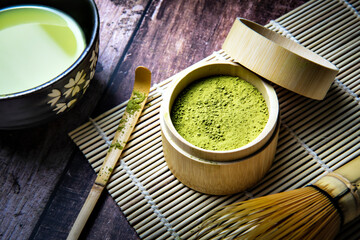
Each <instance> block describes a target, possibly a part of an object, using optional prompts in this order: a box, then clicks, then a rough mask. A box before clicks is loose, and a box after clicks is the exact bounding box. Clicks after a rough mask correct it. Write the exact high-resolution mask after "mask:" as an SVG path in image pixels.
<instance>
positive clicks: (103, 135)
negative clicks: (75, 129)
mask: <svg viewBox="0 0 360 240" xmlns="http://www.w3.org/2000/svg"><path fill="white" fill-rule="evenodd" d="M89 120H90V122H91V123H92V124H93V125H94V127H95V129H96V131H97V132H98V134H99V135H100V136H101V138H102V139H103V140H104V141H105V143H106V144H107V145H108V147H110V146H111V141H110V140H109V138H108V137H107V136H106V134H105V133H104V132H103V130H102V129H101V127H100V126H99V125H98V124H97V123H96V122H95V121H94V119H92V118H89Z"/></svg>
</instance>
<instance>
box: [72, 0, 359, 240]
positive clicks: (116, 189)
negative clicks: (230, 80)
mask: <svg viewBox="0 0 360 240" xmlns="http://www.w3.org/2000/svg"><path fill="white" fill-rule="evenodd" d="M359 11H360V1H359V0H349V1H346V0H327V1H309V2H307V3H306V4H304V5H302V6H300V7H299V8H297V9H295V10H293V11H291V12H289V13H288V14H286V15H284V16H282V17H280V18H279V19H277V20H276V21H271V22H270V23H269V24H268V25H266V27H268V28H269V29H271V30H273V31H277V32H279V33H281V34H283V35H285V36H287V37H288V38H290V39H292V40H294V41H296V42H299V43H300V44H302V45H303V46H305V47H307V48H309V49H311V50H312V51H314V52H316V53H318V54H319V55H321V56H323V57H325V58H326V59H328V60H329V61H331V62H332V63H334V64H335V65H336V66H337V67H338V68H339V69H340V72H339V74H338V75H337V78H336V80H335V82H334V84H333V85H332V87H331V89H330V90H329V93H328V95H327V97H326V98H325V99H324V100H323V101H314V100H311V99H307V98H305V97H302V96H300V95H297V94H295V93H292V92H289V91H287V90H285V89H283V88H281V87H278V86H275V89H276V92H277V94H278V97H279V102H280V111H281V129H280V135H279V143H278V148H277V152H276V157H275V161H274V163H273V166H272V168H271V169H270V171H269V172H268V174H267V175H266V177H265V178H264V179H263V180H262V181H261V182H260V183H259V184H257V185H256V186H255V187H253V188H252V189H249V190H248V191H246V192H242V193H239V194H236V195H231V196H221V197H219V196H210V195H205V194H201V193H199V192H196V191H194V190H191V189H189V188H188V187H186V186H184V185H183V184H182V183H180V182H179V181H178V180H177V179H176V178H175V177H174V176H173V175H172V174H171V172H170V171H169V169H168V167H167V165H166V162H165V160H164V156H163V152H162V144H161V137H160V126H159V107H160V105H161V101H162V95H163V91H164V89H165V88H166V87H167V85H168V83H169V82H171V80H172V78H170V79H168V80H165V81H164V82H162V83H160V84H158V85H155V86H154V87H153V88H152V90H151V93H150V95H149V99H148V103H147V105H146V109H145V111H144V112H143V114H142V116H141V118H140V120H139V122H138V124H137V126H136V128H135V131H134V133H133V134H132V136H131V138H130V141H129V142H128V145H127V147H126V150H125V151H124V153H123V155H122V158H121V161H120V164H119V165H118V166H117V167H116V169H115V170H114V173H113V176H112V177H111V179H110V183H109V185H108V186H107V188H108V191H109V193H110V194H111V196H112V197H113V199H114V200H115V201H116V202H117V204H118V205H119V207H120V208H121V210H122V211H123V212H124V214H125V215H126V217H127V219H128V221H129V222H130V224H131V225H132V226H133V227H134V229H135V230H136V231H137V233H138V234H139V236H140V237H141V238H142V239H178V238H181V239H194V238H195V236H196V231H195V229H196V227H197V226H198V225H199V223H200V222H201V220H202V218H203V217H204V215H205V214H206V213H207V212H209V211H210V210H211V209H213V208H214V207H215V206H219V205H224V204H229V203H233V202H237V201H240V200H245V199H248V198H253V197H258V196H262V195H268V194H272V193H277V192H281V191H285V190H290V189H294V188H299V187H303V186H305V185H307V184H309V183H312V182H314V181H316V180H317V179H319V178H320V177H321V176H323V175H324V174H325V173H327V172H331V171H332V170H334V169H336V168H338V167H340V166H341V165H343V164H345V163H346V162H348V161H349V160H351V159H353V158H354V157H356V156H358V155H359V154H360V98H359V93H360V34H359V33H360V15H359ZM216 60H227V61H231V58H230V57H229V56H226V55H225V54H224V52H223V51H221V50H220V51H217V52H214V53H213V54H212V55H211V56H209V57H208V58H206V59H204V60H202V61H216ZM195 65H196V64H195ZM189 69H191V67H190V68H189ZM189 69H186V70H189ZM186 70H185V71H186ZM126 104H127V102H124V103H122V104H120V105H119V106H116V107H114V108H113V109H111V110H109V111H107V112H105V113H103V114H101V115H100V116H98V117H96V118H94V119H90V120H89V122H87V123H85V124H84V125H82V126H80V127H79V128H77V129H75V130H74V131H72V132H71V133H69V135H70V137H71V138H72V140H73V141H74V142H75V144H76V145H77V146H78V147H79V148H80V150H81V151H82V152H83V154H84V155H85V157H86V158H87V159H88V161H89V163H90V164H91V166H92V167H93V169H94V170H95V171H96V172H98V171H99V168H100V166H101V164H102V162H103V159H104V157H105V155H106V151H107V148H108V145H109V142H110V141H111V140H112V138H113V135H114V133H115V131H116V128H117V125H118V123H119V121H120V119H121V116H122V114H123V112H124V109H125V106H126ZM359 238H360V220H359V219H358V220H357V221H355V222H353V223H351V224H349V225H347V226H346V227H345V229H344V230H343V231H342V233H341V234H340V236H339V239H359Z"/></svg>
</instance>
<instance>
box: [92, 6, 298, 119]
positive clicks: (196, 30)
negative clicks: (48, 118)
mask: <svg viewBox="0 0 360 240" xmlns="http://www.w3.org/2000/svg"><path fill="white" fill-rule="evenodd" d="M303 2H304V1H283V0H279V1H241V2H240V1H236V0H232V1H225V0H223V1H192V0H183V1H154V2H152V3H151V5H150V7H149V9H148V11H147V12H146V15H145V17H144V20H143V21H142V23H141V25H140V28H139V30H138V31H137V33H136V35H135V37H134V40H133V42H132V43H131V45H130V47H129V49H128V51H127V52H126V55H125V58H124V59H123V61H122V62H120V63H119V68H118V69H117V71H116V72H115V73H114V76H113V78H112V79H111V81H110V82H109V85H108V87H107V89H106V94H105V97H104V98H102V100H101V101H100V103H99V105H98V106H97V109H96V111H95V114H100V113H101V112H102V111H103V110H104V109H109V108H111V107H113V106H115V105H117V104H119V103H121V102H123V101H124V100H126V99H127V98H128V97H129V96H130V95H129V94H124V93H126V90H127V89H130V88H131V86H132V83H133V79H134V70H135V68H136V67H137V66H139V65H143V66H145V67H148V68H149V69H150V70H151V71H152V75H153V84H154V83H158V82H161V81H163V80H165V79H167V78H169V77H170V76H172V75H174V74H175V73H177V72H179V71H181V70H183V69H185V68H187V67H188V66H190V65H192V64H194V63H196V62H197V61H199V60H201V59H203V58H205V57H207V56H208V55H210V54H211V53H213V52H214V51H216V50H219V49H220V48H221V45H222V44H223V42H224V40H225V38H226V35H227V34H228V32H229V30H230V28H231V26H232V24H233V22H234V19H235V18H236V17H244V18H247V19H249V20H253V21H255V22H257V23H260V24H265V23H267V22H268V21H269V20H271V19H276V18H277V17H280V16H281V15H283V14H284V13H286V12H288V11H290V10H292V9H293V8H295V7H296V6H299V5H301V4H302V3H303Z"/></svg>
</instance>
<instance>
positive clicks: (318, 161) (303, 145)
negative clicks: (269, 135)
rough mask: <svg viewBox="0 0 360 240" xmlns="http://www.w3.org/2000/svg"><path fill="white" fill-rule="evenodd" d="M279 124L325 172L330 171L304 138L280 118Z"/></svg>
mask: <svg viewBox="0 0 360 240" xmlns="http://www.w3.org/2000/svg"><path fill="white" fill-rule="evenodd" d="M281 125H282V126H283V127H284V128H285V129H286V130H287V131H288V132H289V133H290V134H291V136H293V138H294V139H295V140H296V141H297V142H298V143H299V144H300V145H301V147H303V148H304V149H305V151H306V152H307V153H308V154H309V155H310V156H312V158H313V159H314V160H315V161H316V162H317V163H318V164H319V165H320V166H321V167H322V168H323V169H324V170H325V171H326V172H332V170H331V169H330V168H329V166H328V165H327V164H326V163H325V162H324V161H323V160H321V158H320V157H319V156H318V154H316V152H315V151H313V150H312V149H311V148H310V147H309V146H308V145H307V144H306V143H305V141H304V140H302V139H301V138H300V137H299V136H298V135H297V134H296V133H295V132H294V131H293V130H292V129H291V128H290V127H289V126H288V125H286V123H284V120H281Z"/></svg>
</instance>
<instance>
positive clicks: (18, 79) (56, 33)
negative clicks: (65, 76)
mask: <svg viewBox="0 0 360 240" xmlns="http://www.w3.org/2000/svg"><path fill="white" fill-rule="evenodd" d="M85 46H86V43H85V38H84V34H83V32H82V30H81V28H80V27H79V25H78V24H77V23H76V22H75V20H74V19H72V18H71V17H70V16H68V15H67V14H65V13H63V12H61V11H59V10H56V9H53V8H48V7H40V6H19V7H13V8H7V9H4V10H1V11H0V95H6V94H11V93H16V92H21V91H25V90H28V89H31V88H34V87H37V86H39V85H41V84H43V83H46V82H48V81H50V80H51V79H53V78H55V77H56V76H58V75H59V74H61V73H63V72H64V71H65V70H66V69H67V68H69V67H70V66H71V65H72V64H73V63H74V62H75V61H76V59H78V58H79V56H80V55H81V53H82V52H83V51H84V49H85Z"/></svg>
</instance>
